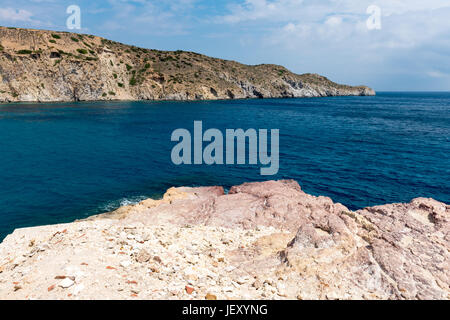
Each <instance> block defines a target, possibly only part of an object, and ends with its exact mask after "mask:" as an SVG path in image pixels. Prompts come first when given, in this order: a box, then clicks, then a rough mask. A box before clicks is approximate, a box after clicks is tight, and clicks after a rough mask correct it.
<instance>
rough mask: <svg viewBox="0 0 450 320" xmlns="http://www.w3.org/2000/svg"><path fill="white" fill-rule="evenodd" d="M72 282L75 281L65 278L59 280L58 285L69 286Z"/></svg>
mask: <svg viewBox="0 0 450 320" xmlns="http://www.w3.org/2000/svg"><path fill="white" fill-rule="evenodd" d="M74 283H75V282H74V281H73V280H72V279H69V278H65V279H64V280H63V281H61V282H60V283H59V286H60V287H61V288H64V289H66V288H70V287H71V286H73V285H74Z"/></svg>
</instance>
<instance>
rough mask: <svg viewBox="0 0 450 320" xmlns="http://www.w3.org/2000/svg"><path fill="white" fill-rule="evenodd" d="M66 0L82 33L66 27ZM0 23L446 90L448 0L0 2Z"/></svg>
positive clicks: (384, 85) (389, 85)
mask: <svg viewBox="0 0 450 320" xmlns="http://www.w3.org/2000/svg"><path fill="white" fill-rule="evenodd" d="M70 5H77V6H79V8H80V12H81V29H79V30H69V29H68V27H67V19H68V18H69V16H70V14H68V13H67V12H66V10H67V8H68V7H69V6H70ZM374 10H375V11H374ZM368 20H369V23H368ZM0 25H2V26H14V27H24V28H37V29H50V30H59V31H75V32H80V33H88V34H94V35H98V36H102V37H105V38H108V39H111V40H115V41H119V42H123V43H126V44H132V45H136V46H140V47H144V48H152V49H161V50H178V49H179V50H187V51H195V52H199V53H203V54H206V55H209V56H213V57H219V58H223V59H230V60H236V61H239V62H242V63H246V64H261V63H274V64H280V65H284V66H285V67H287V68H289V69H290V70H291V71H293V72H295V73H300V74H301V73H307V72H310V73H319V74H321V75H324V76H326V77H328V78H330V79H331V80H333V81H335V82H339V83H345V84H350V85H362V84H364V85H368V86H370V87H372V88H374V89H375V90H377V91H450V0H426V1H424V0H378V1H376V0H228V1H224V0H178V1H175V0H97V1H92V0H90V1H88V0H80V1H75V0H69V1H65V0H27V1H25V0H0Z"/></svg>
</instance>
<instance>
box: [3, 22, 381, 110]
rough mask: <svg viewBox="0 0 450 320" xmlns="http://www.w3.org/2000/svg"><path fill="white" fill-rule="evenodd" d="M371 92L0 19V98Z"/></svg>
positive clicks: (285, 95) (268, 68)
mask: <svg viewBox="0 0 450 320" xmlns="http://www.w3.org/2000/svg"><path fill="white" fill-rule="evenodd" d="M365 95H375V91H374V90H372V89H370V88H368V87H366V86H347V85H341V84H337V83H334V82H332V81H330V80H328V79H327V78H325V77H323V76H320V75H317V74H302V75H298V74H294V73H292V72H290V71H289V70H287V69H286V68H284V67H282V66H277V65H272V64H261V65H255V66H249V65H244V64H241V63H238V62H235V61H229V60H223V59H217V58H211V57H208V56H205V55H202V54H198V53H194V52H186V51H181V50H179V51H159V50H153V49H143V48H138V47H135V46H129V45H125V44H122V43H118V42H114V41H111V40H107V39H104V38H100V37H96V36H93V35H86V34H78V33H69V32H57V31H46V30H32V29H20V28H6V27H0V102H58V101H97V100H99V101H105V100H206V99H208V100H216V99H245V98H288V97H324V96H365Z"/></svg>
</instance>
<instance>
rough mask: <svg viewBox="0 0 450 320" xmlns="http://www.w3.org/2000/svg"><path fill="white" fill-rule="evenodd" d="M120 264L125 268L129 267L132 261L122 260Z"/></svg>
mask: <svg viewBox="0 0 450 320" xmlns="http://www.w3.org/2000/svg"><path fill="white" fill-rule="evenodd" d="M120 265H121V266H122V267H124V268H128V267H129V266H130V265H131V261H130V260H124V261H121V262H120Z"/></svg>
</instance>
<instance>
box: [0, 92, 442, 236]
mask: <svg viewBox="0 0 450 320" xmlns="http://www.w3.org/2000/svg"><path fill="white" fill-rule="evenodd" d="M194 120H202V121H203V128H204V130H206V129H208V128H218V129H221V130H225V129H227V128H229V129H235V128H243V129H248V128H255V129H259V128H267V129H272V128H273V129H280V170H279V173H278V175H276V176H272V177H263V176H260V175H259V166H250V165H244V166H242V165H240V166H238V165H235V166H232V165H226V166H225V165H223V166H217V165H216V166H206V165H201V166H194V165H191V166H189V165H183V166H175V165H173V164H172V162H171V159H170V153H171V149H172V147H173V146H174V144H175V143H173V142H171V141H170V136H171V133H172V131H173V130H174V129H177V128H186V129H189V130H193V122H194ZM282 178H292V179H295V180H297V181H298V182H299V183H300V185H301V186H302V188H303V190H305V191H306V192H308V193H311V194H314V195H326V196H329V197H331V198H333V199H334V200H335V201H337V202H341V203H343V204H344V205H346V206H348V207H349V208H351V209H357V208H362V207H365V206H372V205H377V204H384V203H391V202H405V201H410V200H411V199H412V198H415V197H419V196H422V197H433V198H435V199H437V200H440V201H443V202H446V203H450V93H379V94H378V95H377V96H376V97H334V98H313V99H279V100H275V99H274V100H272V99H269V100H242V101H215V102H211V101H210V102H110V103H105V102H95V103H64V104H9V105H0V239H3V238H4V237H5V236H6V235H7V234H8V233H10V232H12V231H13V230H14V229H15V228H18V227H25V226H34V225H42V224H50V223H61V222H69V221H73V220H74V219H77V218H84V217H87V216H90V215H93V214H97V213H101V212H105V211H109V210H112V209H115V208H117V207H119V206H120V205H124V204H129V203H133V202H137V201H139V200H141V199H144V198H147V197H158V196H161V195H162V193H163V192H164V191H165V190H166V189H167V188H169V187H171V186H200V185H223V186H225V187H229V186H232V185H235V184H240V183H242V182H245V181H260V180H267V179H282Z"/></svg>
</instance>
